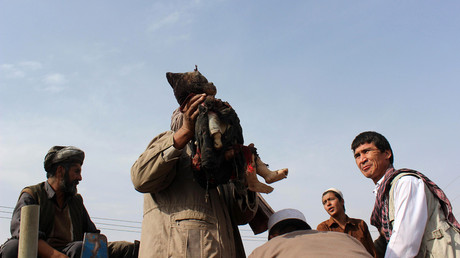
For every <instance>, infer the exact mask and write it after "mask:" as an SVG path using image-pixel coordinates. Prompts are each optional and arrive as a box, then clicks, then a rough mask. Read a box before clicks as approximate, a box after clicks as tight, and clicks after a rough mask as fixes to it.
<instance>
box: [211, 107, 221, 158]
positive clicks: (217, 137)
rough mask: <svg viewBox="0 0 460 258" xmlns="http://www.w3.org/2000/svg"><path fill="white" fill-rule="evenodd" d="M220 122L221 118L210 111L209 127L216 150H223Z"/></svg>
mask: <svg viewBox="0 0 460 258" xmlns="http://www.w3.org/2000/svg"><path fill="white" fill-rule="evenodd" d="M220 124H221V122H220V120H219V117H218V116H217V114H216V113H215V112H212V111H209V112H208V126H209V133H210V134H211V136H212V137H213V139H214V148H215V149H216V150H219V149H220V148H222V140H221V137H222V132H221V129H220Z"/></svg>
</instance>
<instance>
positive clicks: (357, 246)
mask: <svg viewBox="0 0 460 258" xmlns="http://www.w3.org/2000/svg"><path fill="white" fill-rule="evenodd" d="M258 257H264V258H266V257H372V256H371V255H370V254H369V253H368V252H367V250H366V249H365V248H364V247H363V245H362V244H361V243H360V242H359V241H358V240H356V239H355V238H353V237H351V236H349V235H347V234H345V233H339V232H320V231H316V230H298V231H294V232H290V233H287V234H284V235H281V236H277V237H275V238H273V239H271V240H270V241H268V242H267V243H265V244H264V245H262V246H260V247H258V248H256V249H255V250H254V251H253V252H252V253H251V255H249V258H258Z"/></svg>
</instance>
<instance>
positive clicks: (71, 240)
mask: <svg viewBox="0 0 460 258" xmlns="http://www.w3.org/2000/svg"><path fill="white" fill-rule="evenodd" d="M84 158H85V153H84V152H83V151H82V150H80V149H78V148H76V147H73V146H54V147H52V148H51V149H50V150H49V151H48V153H47V154H46V156H45V161H44V167H45V170H46V172H47V173H46V176H47V178H48V180H46V181H44V182H42V183H39V184H37V185H33V186H28V187H25V188H24V189H23V190H22V191H21V194H20V196H19V199H18V202H17V204H16V207H15V209H14V212H13V217H12V220H11V236H12V237H11V238H10V239H8V240H7V242H6V243H5V244H4V245H3V246H2V249H1V253H0V254H1V256H2V257H4V258H9V257H18V245H19V229H20V223H21V222H20V218H21V208H22V207H23V206H26V205H33V204H38V205H40V219H39V229H38V233H39V235H38V238H39V240H38V250H37V251H38V256H40V257H75V258H80V255H81V250H82V244H83V242H82V240H83V236H84V233H86V232H89V233H99V230H98V229H96V226H95V225H94V223H93V222H92V221H91V218H90V217H89V215H88V212H87V210H86V208H85V205H84V204H83V199H82V197H81V195H80V194H78V193H77V185H78V183H79V182H80V181H81V180H82V177H81V166H82V165H83V160H84ZM134 249H135V248H134V244H133V243H129V242H124V241H119V242H113V243H111V244H109V247H108V251H109V255H110V256H111V257H131V254H133V253H134V252H135V250H134ZM134 256H136V257H137V255H134Z"/></svg>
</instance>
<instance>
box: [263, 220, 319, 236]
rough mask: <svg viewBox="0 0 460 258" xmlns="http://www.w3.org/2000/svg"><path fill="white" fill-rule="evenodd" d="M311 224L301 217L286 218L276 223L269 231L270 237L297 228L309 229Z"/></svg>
mask: <svg viewBox="0 0 460 258" xmlns="http://www.w3.org/2000/svg"><path fill="white" fill-rule="evenodd" d="M309 229H311V227H310V225H308V223H307V222H305V221H302V220H299V219H286V220H283V221H280V222H278V223H276V224H275V225H274V226H273V227H272V228H271V229H270V231H269V232H268V239H270V236H273V235H275V236H279V235H283V234H286V233H289V232H292V231H297V230H309Z"/></svg>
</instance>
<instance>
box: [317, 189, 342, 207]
mask: <svg viewBox="0 0 460 258" xmlns="http://www.w3.org/2000/svg"><path fill="white" fill-rule="evenodd" d="M327 193H333V194H334V195H335V197H337V199H339V201H341V200H343V198H342V196H340V194H339V193H337V192H335V191H332V190H329V191H326V192H324V193H323V196H322V197H324V196H325V195H326V194H327ZM343 212H345V203H344V204H343Z"/></svg>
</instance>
